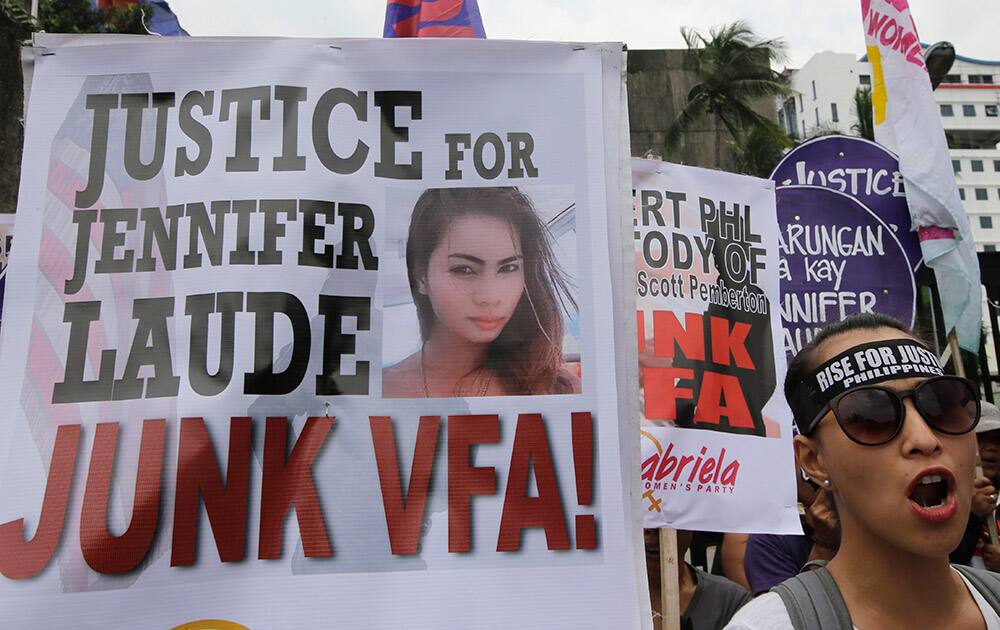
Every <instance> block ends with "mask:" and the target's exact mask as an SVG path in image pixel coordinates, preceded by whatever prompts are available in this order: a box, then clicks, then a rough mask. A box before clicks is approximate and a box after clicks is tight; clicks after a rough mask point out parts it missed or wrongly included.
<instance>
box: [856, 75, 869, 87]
mask: <svg viewBox="0 0 1000 630" xmlns="http://www.w3.org/2000/svg"><path fill="white" fill-rule="evenodd" d="M858 83H860V84H861V85H871V84H872V75H870V74H862V75H860V76H859V77H858Z"/></svg>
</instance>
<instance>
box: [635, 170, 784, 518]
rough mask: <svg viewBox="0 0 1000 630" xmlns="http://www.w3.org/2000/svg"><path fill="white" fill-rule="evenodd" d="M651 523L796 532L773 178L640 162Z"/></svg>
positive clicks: (644, 434) (643, 384) (643, 395)
mask: <svg viewBox="0 0 1000 630" xmlns="http://www.w3.org/2000/svg"><path fill="white" fill-rule="evenodd" d="M632 187H633V191H632V193H633V201H634V217H633V225H634V228H635V232H634V238H635V273H636V290H637V296H636V309H637V312H636V315H637V322H638V325H637V330H638V337H637V338H638V344H639V372H640V376H639V383H640V399H641V414H642V425H643V426H642V431H641V443H642V481H641V508H640V510H641V511H642V513H643V515H644V519H645V527H647V528H659V527H670V528H675V529H692V530H704V531H717V532H719V531H721V532H761V533H776V534H778V533H800V532H801V529H800V528H799V520H798V512H797V509H796V498H795V477H794V474H795V470H794V465H793V461H792V448H791V439H792V436H791V428H792V420H791V412H790V411H789V409H788V406H787V404H786V403H785V400H784V395H783V393H782V388H781V383H782V382H783V381H784V377H785V368H786V365H785V353H784V351H783V350H782V334H781V330H782V329H781V319H780V314H779V312H778V309H777V308H774V306H775V305H777V304H779V303H780V302H779V285H778V223H777V215H776V211H775V201H774V199H775V198H774V184H773V182H770V181H766V180H762V179H757V178H754V177H745V176H742V175H734V174H731V173H725V172H722V171H712V170H705V169H700V168H693V167H687V166H679V165H676V164H667V163H663V162H658V161H653V160H640V159H634V160H633V161H632Z"/></svg>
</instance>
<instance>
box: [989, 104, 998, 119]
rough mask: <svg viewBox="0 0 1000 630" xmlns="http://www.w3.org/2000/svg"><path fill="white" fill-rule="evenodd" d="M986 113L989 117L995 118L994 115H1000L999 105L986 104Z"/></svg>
mask: <svg viewBox="0 0 1000 630" xmlns="http://www.w3.org/2000/svg"><path fill="white" fill-rule="evenodd" d="M986 115H987V116H989V117H990V118H996V117H998V116H1000V106H997V105H987V106H986Z"/></svg>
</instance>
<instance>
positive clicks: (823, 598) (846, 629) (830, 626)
mask: <svg viewBox="0 0 1000 630" xmlns="http://www.w3.org/2000/svg"><path fill="white" fill-rule="evenodd" d="M998 586H1000V583H998ZM771 591H772V592H774V593H777V594H778V597H780V598H781V601H782V603H783V604H784V605H785V610H787V611H788V617H789V619H790V620H791V622H792V627H793V628H795V630H852V629H853V628H854V624H853V623H852V622H851V613H850V612H848V610H847V604H845V603H844V597H843V596H842V595H841V594H840V589H839V588H837V583H836V582H835V581H834V579H833V576H832V575H830V572H829V571H828V570H827V569H826V567H820V568H819V569H816V570H815V571H809V572H807V573H800V574H799V575H797V576H795V577H793V578H789V579H787V580H785V581H784V582H782V583H781V584H779V585H777V586H775V587H774V588H772V589H771Z"/></svg>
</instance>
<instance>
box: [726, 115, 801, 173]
mask: <svg viewBox="0 0 1000 630" xmlns="http://www.w3.org/2000/svg"><path fill="white" fill-rule="evenodd" d="M786 148H788V145H787V144H786V143H784V142H779V141H778V140H776V139H775V138H774V136H773V135H772V134H771V132H770V131H769V130H767V129H765V128H764V127H756V126H755V127H752V128H751V129H750V130H749V131H746V132H742V133H740V135H739V137H738V138H736V142H735V143H734V144H733V156H734V158H735V166H736V169H735V170H736V172H738V173H742V174H744V175H753V176H754V177H764V178H767V177H770V176H771V171H773V170H774V167H775V166H777V165H778V162H780V161H781V158H782V156H783V155H784V154H785V149H786Z"/></svg>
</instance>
